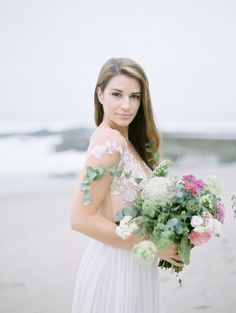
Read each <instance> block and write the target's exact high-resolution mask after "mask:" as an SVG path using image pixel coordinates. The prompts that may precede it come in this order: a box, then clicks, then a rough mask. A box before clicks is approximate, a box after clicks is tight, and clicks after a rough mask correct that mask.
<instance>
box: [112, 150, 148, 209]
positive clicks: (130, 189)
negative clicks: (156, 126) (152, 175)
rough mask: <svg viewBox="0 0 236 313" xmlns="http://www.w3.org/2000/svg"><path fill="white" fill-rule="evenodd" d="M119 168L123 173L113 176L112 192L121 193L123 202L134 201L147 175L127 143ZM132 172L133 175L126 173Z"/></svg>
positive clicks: (114, 194)
mask: <svg viewBox="0 0 236 313" xmlns="http://www.w3.org/2000/svg"><path fill="white" fill-rule="evenodd" d="M118 169H119V170H121V171H122V175H121V176H120V177H114V178H113V181H112V184H111V186H110V188H111V193H112V195H113V196H118V195H120V196H121V197H122V202H123V204H128V203H133V202H134V201H135V200H136V198H137V196H138V193H139V192H140V191H141V189H142V188H143V186H144V183H145V181H146V180H147V177H146V174H145V172H144V170H143V168H142V166H141V164H140V162H139V161H138V160H136V159H135V158H134V156H133V155H132V154H131V153H130V152H129V150H128V146H127V144H126V148H125V149H124V151H123V156H122V158H121V160H120V163H119V165H118ZM130 172H131V175H128V176H127V175H126V174H127V173H130ZM136 178H141V182H140V183H137V181H136Z"/></svg>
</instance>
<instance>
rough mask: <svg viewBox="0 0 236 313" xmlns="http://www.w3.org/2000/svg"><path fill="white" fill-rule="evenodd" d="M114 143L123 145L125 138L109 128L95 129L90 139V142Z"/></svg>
mask: <svg viewBox="0 0 236 313" xmlns="http://www.w3.org/2000/svg"><path fill="white" fill-rule="evenodd" d="M107 140H110V141H115V142H117V143H119V144H121V145H124V144H125V138H124V137H123V136H122V135H121V133H120V132H119V131H118V130H116V129H113V128H109V127H97V128H96V129H95V130H94V132H93V133H92V135H91V137H90V141H91V142H104V141H107Z"/></svg>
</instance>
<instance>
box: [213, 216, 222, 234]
mask: <svg viewBox="0 0 236 313" xmlns="http://www.w3.org/2000/svg"><path fill="white" fill-rule="evenodd" d="M221 228H222V224H221V222H220V221H218V220H217V219H214V231H213V233H214V235H216V236H219V235H220V233H221Z"/></svg>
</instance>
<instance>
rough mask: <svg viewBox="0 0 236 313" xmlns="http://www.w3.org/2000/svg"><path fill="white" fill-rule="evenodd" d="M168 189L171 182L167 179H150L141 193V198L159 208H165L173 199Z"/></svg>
mask: <svg viewBox="0 0 236 313" xmlns="http://www.w3.org/2000/svg"><path fill="white" fill-rule="evenodd" d="M170 187H171V180H170V179H169V178H167V177H153V178H150V179H149V180H148V181H147V183H146V185H145V187H144V189H143V191H142V193H141V197H142V198H143V199H148V200H149V201H152V202H155V203H158V204H159V205H160V206H165V205H166V204H167V203H170V202H171V200H172V199H173V194H172V192H171V191H170Z"/></svg>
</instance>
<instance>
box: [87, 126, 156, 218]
mask: <svg viewBox="0 0 236 313" xmlns="http://www.w3.org/2000/svg"><path fill="white" fill-rule="evenodd" d="M134 151H135V150H134ZM114 155H116V160H117V162H116V164H113V165H115V166H116V171H117V172H118V173H119V175H117V176H114V177H112V180H111V184H110V186H109V189H108V191H107V193H106V195H105V199H104V201H103V203H102V204H101V206H100V210H99V212H100V214H101V215H104V216H106V217H107V218H109V219H111V220H112V221H114V219H115V214H116V212H117V211H118V210H121V209H122V208H124V207H125V206H127V205H129V204H131V205H132V204H134V203H135V200H136V198H137V195H138V193H139V192H140V190H141V189H142V188H143V185H144V184H145V181H146V180H147V178H148V177H150V176H151V170H150V169H149V167H148V166H147V165H146V164H145V162H143V161H142V160H141V158H140V157H139V156H138V154H137V152H136V155H135V154H134V152H131V149H130V148H129V144H128V142H127V141H126V139H125V138H124V137H123V136H122V135H121V133H120V132H118V131H117V130H114V129H111V128H97V129H96V130H95V131H94V133H93V134H92V136H91V138H90V143H89V147H88V151H87V164H90V162H89V160H92V164H93V165H95V164H96V162H97V164H102V165H103V166H106V165H108V164H110V165H111V163H110V160H111V159H112V158H113V157H114ZM96 192H99V190H97V191H96Z"/></svg>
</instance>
